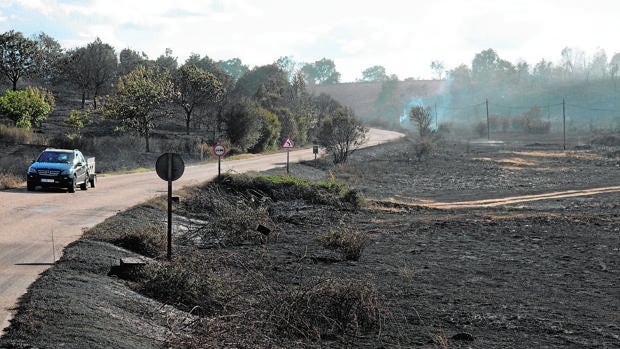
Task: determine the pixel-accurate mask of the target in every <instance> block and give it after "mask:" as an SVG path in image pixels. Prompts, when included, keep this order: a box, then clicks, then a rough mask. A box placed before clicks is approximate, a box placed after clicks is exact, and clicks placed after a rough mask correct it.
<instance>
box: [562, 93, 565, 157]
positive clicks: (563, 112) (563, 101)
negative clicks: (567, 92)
mask: <svg viewBox="0 0 620 349" xmlns="http://www.w3.org/2000/svg"><path fill="white" fill-rule="evenodd" d="M562 132H563V134H564V136H563V139H564V148H563V149H564V150H566V99H565V98H562Z"/></svg>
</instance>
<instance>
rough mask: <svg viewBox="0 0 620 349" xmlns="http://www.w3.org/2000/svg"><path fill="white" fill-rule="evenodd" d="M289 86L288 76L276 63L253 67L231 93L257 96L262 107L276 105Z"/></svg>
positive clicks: (250, 96)
mask: <svg viewBox="0 0 620 349" xmlns="http://www.w3.org/2000/svg"><path fill="white" fill-rule="evenodd" d="M289 88H290V85H289V82H288V76H287V74H286V72H284V71H283V70H282V69H280V67H278V66H277V65H276V64H269V65H264V66H260V67H255V68H254V69H252V70H250V71H249V72H247V73H245V74H244V75H243V76H242V77H241V78H240V79H239V80H238V81H237V84H236V86H235V89H234V91H233V94H234V95H235V96H237V98H239V97H248V98H258V99H260V100H262V102H263V103H264V104H263V106H264V107H272V106H274V105H278V103H280V101H281V100H284V97H285V93H288V91H287V90H288V89H289Z"/></svg>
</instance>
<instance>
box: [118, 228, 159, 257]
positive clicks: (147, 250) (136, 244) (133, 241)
mask: <svg viewBox="0 0 620 349" xmlns="http://www.w3.org/2000/svg"><path fill="white" fill-rule="evenodd" d="M164 228H165V227H164V225H163V224H159V225H155V224H149V223H146V222H145V224H144V226H142V227H140V228H137V229H130V230H127V231H124V232H122V233H121V234H120V236H118V237H117V238H116V239H114V240H112V243H113V244H115V245H117V246H120V247H122V248H125V249H127V250H130V251H133V252H136V253H139V254H141V255H144V256H148V257H159V256H161V255H162V254H163V252H165V251H166V247H167V242H168V240H167V232H166V230H165V229H164Z"/></svg>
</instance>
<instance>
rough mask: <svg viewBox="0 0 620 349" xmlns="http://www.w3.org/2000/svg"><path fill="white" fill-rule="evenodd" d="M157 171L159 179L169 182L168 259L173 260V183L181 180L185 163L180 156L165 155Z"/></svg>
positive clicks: (159, 158) (160, 158) (161, 158)
mask: <svg viewBox="0 0 620 349" xmlns="http://www.w3.org/2000/svg"><path fill="white" fill-rule="evenodd" d="M155 170H156V172H157V175H158V176H159V178H161V179H163V180H165V181H168V259H172V181H176V180H177V179H179V178H181V176H182V175H183V172H184V171H185V163H184V162H183V159H182V158H181V156H180V155H179V154H174V153H164V154H162V155H160V156H159V157H158V158H157V162H155Z"/></svg>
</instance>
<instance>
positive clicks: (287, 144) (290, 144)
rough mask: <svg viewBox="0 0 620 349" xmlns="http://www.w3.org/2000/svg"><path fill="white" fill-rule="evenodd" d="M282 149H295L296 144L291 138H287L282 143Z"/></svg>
mask: <svg viewBox="0 0 620 349" xmlns="http://www.w3.org/2000/svg"><path fill="white" fill-rule="evenodd" d="M282 148H284V149H292V148H295V143H293V140H292V139H291V137H290V136H286V139H285V140H284V142H283V143H282Z"/></svg>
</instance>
